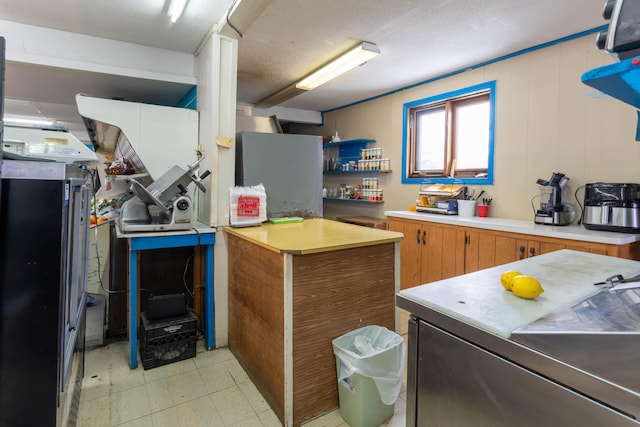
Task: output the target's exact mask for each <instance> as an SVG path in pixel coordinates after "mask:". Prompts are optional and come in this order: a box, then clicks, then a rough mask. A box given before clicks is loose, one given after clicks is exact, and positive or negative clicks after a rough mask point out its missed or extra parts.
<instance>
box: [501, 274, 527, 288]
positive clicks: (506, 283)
mask: <svg viewBox="0 0 640 427" xmlns="http://www.w3.org/2000/svg"><path fill="white" fill-rule="evenodd" d="M521 274H522V273H520V272H519V271H506V272H504V273H502V275H501V276H500V283H501V284H502V286H503V287H504V288H505V289H506V290H508V291H510V290H511V281H512V280H513V278H514V277H516V276H520V275H521Z"/></svg>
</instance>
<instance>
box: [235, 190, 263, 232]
mask: <svg viewBox="0 0 640 427" xmlns="http://www.w3.org/2000/svg"><path fill="white" fill-rule="evenodd" d="M229 207H230V210H231V215H230V217H229V223H230V224H231V225H232V226H234V227H248V226H252V225H260V224H262V223H263V222H265V221H266V220H267V193H266V191H265V189H264V185H262V184H258V185H254V186H252V187H239V186H236V187H231V188H230V189H229Z"/></svg>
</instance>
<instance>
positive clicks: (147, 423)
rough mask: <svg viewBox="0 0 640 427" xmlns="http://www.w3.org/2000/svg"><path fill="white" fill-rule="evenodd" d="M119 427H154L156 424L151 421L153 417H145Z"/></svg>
mask: <svg viewBox="0 0 640 427" xmlns="http://www.w3.org/2000/svg"><path fill="white" fill-rule="evenodd" d="M117 427H154V423H153V421H152V419H151V415H147V416H145V417H142V418H137V419H135V420H132V421H129V422H126V423H123V424H120V425H118V426H117Z"/></svg>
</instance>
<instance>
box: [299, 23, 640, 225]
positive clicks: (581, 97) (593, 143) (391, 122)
mask: <svg viewBox="0 0 640 427" xmlns="http://www.w3.org/2000/svg"><path fill="white" fill-rule="evenodd" d="M612 62H613V59H612V58H611V57H610V56H609V55H608V54H607V53H605V52H603V51H599V50H597V49H596V48H595V42H594V36H593V35H588V36H585V37H581V38H578V39H574V40H570V41H567V42H564V43H559V44H556V45H553V46H551V47H547V48H544V49H541V50H537V51H532V52H530V53H527V54H524V55H520V56H516V57H513V58H510V59H507V60H504V61H500V62H496V63H493V64H490V65H487V66H484V67H481V68H478V69H475V70H470V71H466V72H464V73H461V74H458V75H455V76H452V77H448V78H445V79H441V80H438V81H435V82H433V83H429V84H425V85H422V86H418V87H415V88H412V89H408V90H405V91H401V92H397V93H395V94H392V95H389V96H386V97H383V98H378V99H375V100H372V101H369V102H366V103H362V104H359V105H354V106H352V107H348V108H344V109H340V110H336V111H334V112H330V113H327V114H325V117H324V123H325V125H324V126H322V127H309V128H307V129H306V130H305V133H313V134H317V135H332V134H334V133H335V131H336V130H337V131H338V132H339V133H340V136H341V137H342V139H350V138H373V139H376V140H377V145H378V146H380V147H382V150H383V155H384V157H390V158H391V168H392V170H393V172H392V173H391V174H389V175H383V174H379V178H380V184H381V186H382V188H383V189H384V195H385V199H386V201H385V203H384V205H383V206H378V205H374V206H372V207H369V208H366V207H359V210H355V209H354V206H353V205H354V204H347V203H343V204H338V203H339V202H332V203H331V204H329V203H325V216H327V217H329V218H331V217H333V216H335V215H340V214H345V213H347V214H358V215H371V216H378V217H383V214H384V210H406V209H407V208H408V207H409V206H410V205H412V204H414V203H415V199H416V196H417V193H418V190H419V187H420V186H419V185H410V184H401V173H402V172H401V171H402V129H403V123H402V106H403V104H404V103H406V102H410V101H414V100H417V99H421V98H426V97H428V96H433V95H437V94H440V93H444V92H448V91H451V90H456V89H460V88H464V87H467V86H471V85H474V84H478V83H481V82H485V81H490V80H496V81H497V84H496V96H497V98H496V129H495V176H494V178H495V179H494V184H493V185H489V186H483V187H482V189H484V190H485V191H486V196H487V197H492V198H493V203H492V205H491V216H499V217H505V218H515V219H524V220H532V219H533V210H532V206H531V199H532V197H534V196H537V195H539V190H538V187H537V185H536V180H537V179H538V178H544V179H548V178H549V177H550V176H551V174H552V173H553V172H563V173H565V174H566V175H567V176H568V177H569V178H570V181H569V194H570V195H571V199H573V194H574V192H575V191H576V189H577V188H578V187H580V186H582V185H584V184H585V183H588V182H597V181H604V182H640V144H638V143H636V142H635V132H636V123H637V116H636V110H635V109H634V108H633V107H631V106H629V105H626V104H624V103H622V102H620V101H617V100H614V99H611V98H606V99H603V97H602V96H596V91H595V90H594V89H592V88H591V87H589V86H586V85H584V84H583V83H582V82H581V75H582V74H583V73H584V72H586V71H588V70H590V69H592V68H595V67H599V66H602V65H607V64H610V63H612ZM349 178H350V177H346V178H345V177H344V176H342V175H337V176H331V177H328V178H326V183H327V184H333V183H335V181H336V180H338V181H345V180H346V179H349ZM358 178H360V176H359V175H358ZM480 189H481V187H480V186H478V187H477V190H476V191H479V190H480ZM582 197H583V193H582V190H581V191H580V193H579V199H580V202H581V203H582ZM573 202H574V203H575V200H573Z"/></svg>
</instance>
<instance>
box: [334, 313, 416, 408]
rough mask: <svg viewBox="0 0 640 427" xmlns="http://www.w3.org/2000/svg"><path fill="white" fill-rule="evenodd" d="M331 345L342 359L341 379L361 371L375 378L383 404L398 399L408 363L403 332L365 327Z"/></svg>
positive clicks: (378, 327) (389, 403) (391, 403)
mask: <svg viewBox="0 0 640 427" xmlns="http://www.w3.org/2000/svg"><path fill="white" fill-rule="evenodd" d="M332 344H333V352H334V354H335V355H336V356H337V357H338V359H339V360H340V373H339V374H338V381H339V382H340V381H342V380H344V379H345V378H349V377H350V376H351V375H353V374H354V373H358V374H360V375H363V376H365V377H369V378H372V379H373V380H374V381H375V383H376V387H377V388H378V392H379V393H380V399H381V400H382V403H384V404H385V405H393V404H394V403H395V402H396V400H397V399H398V395H399V394H400V388H401V387H402V376H403V374H404V368H405V363H406V362H405V360H406V346H405V343H404V340H403V339H402V337H401V336H400V335H398V334H396V333H395V332H392V331H390V330H389V329H387V328H385V327H382V326H365V327H363V328H360V329H356V330H355V331H351V332H349V333H346V334H344V335H342V336H340V337H338V338H336V339H334V340H333V341H332ZM363 352H364V353H366V354H362V353H363Z"/></svg>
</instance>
